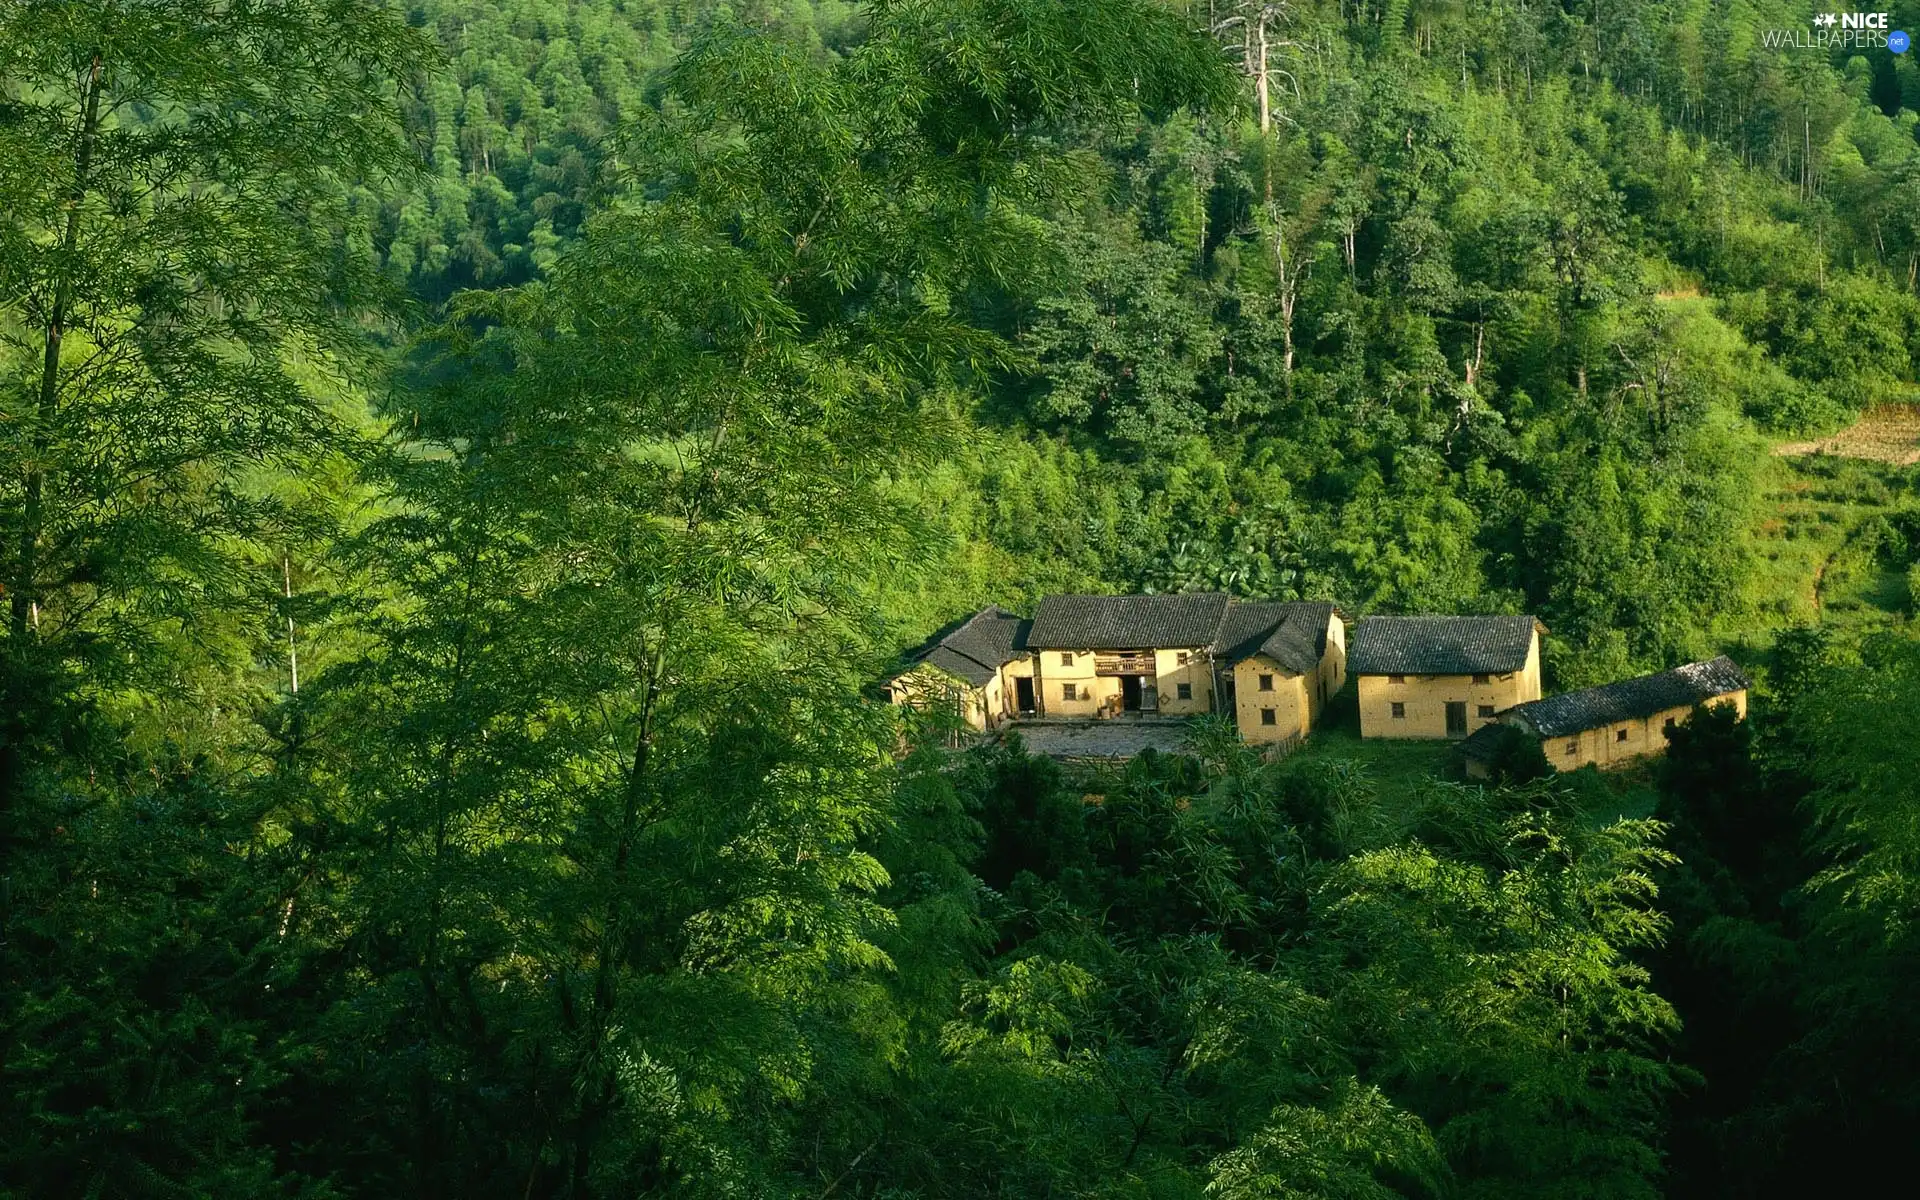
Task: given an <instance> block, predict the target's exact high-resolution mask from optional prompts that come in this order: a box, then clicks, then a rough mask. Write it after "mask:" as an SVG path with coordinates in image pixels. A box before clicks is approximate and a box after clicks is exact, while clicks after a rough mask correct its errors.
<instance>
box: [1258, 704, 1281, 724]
mask: <svg viewBox="0 0 1920 1200" xmlns="http://www.w3.org/2000/svg"><path fill="white" fill-rule="evenodd" d="M1260 723H1261V724H1262V725H1275V726H1277V725H1279V724H1280V710H1279V709H1277V708H1263V709H1261V710H1260Z"/></svg>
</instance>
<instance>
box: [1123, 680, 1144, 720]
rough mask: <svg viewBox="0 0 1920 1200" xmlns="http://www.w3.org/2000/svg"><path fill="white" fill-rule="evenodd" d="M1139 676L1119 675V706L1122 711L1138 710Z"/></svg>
mask: <svg viewBox="0 0 1920 1200" xmlns="http://www.w3.org/2000/svg"><path fill="white" fill-rule="evenodd" d="M1141 690H1142V689H1141V687H1140V676H1138V675H1122V676H1121V677H1120V708H1121V711H1123V712H1139V711H1140V692H1141Z"/></svg>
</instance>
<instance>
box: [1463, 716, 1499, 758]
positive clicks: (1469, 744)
mask: <svg viewBox="0 0 1920 1200" xmlns="http://www.w3.org/2000/svg"><path fill="white" fill-rule="evenodd" d="M1506 728H1508V727H1507V726H1504V725H1501V724H1500V723H1499V722H1497V721H1496V722H1494V723H1493V724H1491V725H1482V726H1481V727H1480V728H1478V729H1476V730H1474V731H1473V732H1472V733H1470V734H1468V735H1467V737H1466V740H1465V741H1460V742H1455V743H1454V744H1453V748H1454V750H1455V751H1456V752H1457V753H1458V754H1459V755H1460V757H1461V758H1465V759H1471V760H1472V761H1474V762H1492V761H1493V756H1494V752H1495V751H1496V750H1498V749H1499V748H1500V734H1501V731H1502V730H1503V729H1506Z"/></svg>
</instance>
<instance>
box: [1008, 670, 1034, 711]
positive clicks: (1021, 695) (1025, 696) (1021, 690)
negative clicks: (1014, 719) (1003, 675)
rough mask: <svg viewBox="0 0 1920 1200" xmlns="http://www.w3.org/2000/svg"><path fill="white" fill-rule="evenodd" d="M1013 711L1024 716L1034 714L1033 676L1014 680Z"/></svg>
mask: <svg viewBox="0 0 1920 1200" xmlns="http://www.w3.org/2000/svg"><path fill="white" fill-rule="evenodd" d="M1013 711H1015V712H1017V713H1019V714H1020V715H1021V716H1023V717H1030V716H1032V715H1033V680H1032V679H1031V678H1021V679H1015V680H1014V681H1013Z"/></svg>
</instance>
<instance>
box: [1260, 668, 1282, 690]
mask: <svg viewBox="0 0 1920 1200" xmlns="http://www.w3.org/2000/svg"><path fill="white" fill-rule="evenodd" d="M1259 690H1260V691H1263V692H1273V691H1278V690H1279V689H1278V688H1276V687H1274V686H1273V672H1271V671H1266V672H1262V673H1261V675H1260V688H1259Z"/></svg>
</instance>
